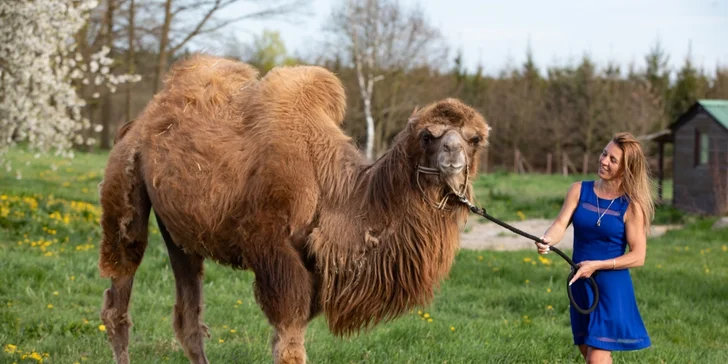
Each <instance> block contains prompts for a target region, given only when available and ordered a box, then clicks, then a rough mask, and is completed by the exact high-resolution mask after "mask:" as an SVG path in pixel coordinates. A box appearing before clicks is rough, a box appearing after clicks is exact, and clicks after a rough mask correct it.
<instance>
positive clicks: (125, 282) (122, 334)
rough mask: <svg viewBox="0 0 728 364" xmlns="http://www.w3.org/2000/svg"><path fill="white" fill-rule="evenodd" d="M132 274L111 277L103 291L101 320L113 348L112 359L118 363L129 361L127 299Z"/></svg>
mask: <svg viewBox="0 0 728 364" xmlns="http://www.w3.org/2000/svg"><path fill="white" fill-rule="evenodd" d="M133 283H134V276H133V275H131V276H126V277H119V278H112V279H111V288H109V289H107V290H106V291H104V304H103V308H102V311H101V320H102V321H103V322H104V325H105V326H106V332H107V333H108V337H109V341H110V343H111V347H112V349H113V350H114V359H116V362H117V363H118V364H128V363H129V352H128V351H127V349H128V347H129V328H130V327H131V319H130V318H129V314H128V310H129V300H130V298H131V288H132V284H133Z"/></svg>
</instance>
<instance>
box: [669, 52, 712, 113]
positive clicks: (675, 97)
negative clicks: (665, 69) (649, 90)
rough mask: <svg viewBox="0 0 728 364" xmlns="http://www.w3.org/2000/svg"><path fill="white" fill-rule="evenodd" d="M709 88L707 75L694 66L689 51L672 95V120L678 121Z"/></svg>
mask: <svg viewBox="0 0 728 364" xmlns="http://www.w3.org/2000/svg"><path fill="white" fill-rule="evenodd" d="M707 86H708V80H707V78H706V77H705V75H704V74H703V73H702V72H699V71H698V70H697V69H696V68H695V66H693V61H692V52H691V50H690V49H689V50H688V54H687V56H686V57H685V62H684V63H683V66H682V68H680V71H678V73H677V81H676V82H675V87H674V88H673V90H672V93H671V95H670V109H669V116H670V120H673V121H674V120H677V118H678V117H679V116H680V115H682V114H683V113H684V112H685V111H687V110H688V108H689V107H690V106H692V105H693V104H694V103H695V101H697V100H698V99H700V98H702V97H704V96H705V92H706V91H707V88H708V87H707Z"/></svg>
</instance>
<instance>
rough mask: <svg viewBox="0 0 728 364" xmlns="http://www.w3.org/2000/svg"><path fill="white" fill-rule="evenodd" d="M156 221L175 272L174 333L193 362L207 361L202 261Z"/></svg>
mask: <svg viewBox="0 0 728 364" xmlns="http://www.w3.org/2000/svg"><path fill="white" fill-rule="evenodd" d="M157 224H158V225H159V231H160V232H161V233H162V237H163V238H164V242H165V244H166V245H167V252H168V253H169V261H170V263H171V264H172V271H173V272H174V280H175V286H176V288H177V302H176V303H175V305H174V332H175V334H176V335H177V340H179V342H180V344H181V345H182V348H183V349H184V351H185V355H187V358H188V359H189V360H190V363H193V364H203V363H205V364H206V363H208V361H207V357H206V356H205V344H204V342H203V339H204V337H209V336H210V335H209V334H208V332H207V330H208V329H207V326H206V325H205V324H204V323H202V321H201V320H200V318H201V316H202V274H203V260H204V258H202V257H201V256H199V255H196V254H187V253H185V252H184V251H182V249H181V248H180V247H178V246H177V245H176V244H175V243H174V241H172V237H171V236H170V235H169V231H167V228H166V227H165V226H164V223H162V220H161V219H160V218H159V216H158V215H157Z"/></svg>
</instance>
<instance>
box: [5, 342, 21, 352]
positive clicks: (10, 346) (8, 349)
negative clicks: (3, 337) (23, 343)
mask: <svg viewBox="0 0 728 364" xmlns="http://www.w3.org/2000/svg"><path fill="white" fill-rule="evenodd" d="M3 350H5V352H6V353H8V354H15V351H17V350H18V347H17V346H15V345H13V344H5V347H3Z"/></svg>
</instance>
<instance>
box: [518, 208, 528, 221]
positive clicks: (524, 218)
mask: <svg viewBox="0 0 728 364" xmlns="http://www.w3.org/2000/svg"><path fill="white" fill-rule="evenodd" d="M516 215H518V217H519V218H520V219H521V221H523V220H526V214H524V213H523V211H521V210H518V212H516Z"/></svg>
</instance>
